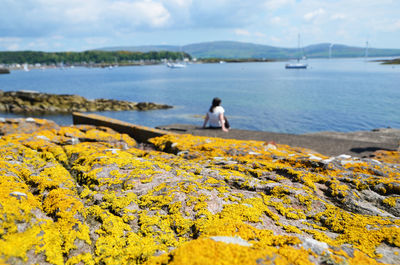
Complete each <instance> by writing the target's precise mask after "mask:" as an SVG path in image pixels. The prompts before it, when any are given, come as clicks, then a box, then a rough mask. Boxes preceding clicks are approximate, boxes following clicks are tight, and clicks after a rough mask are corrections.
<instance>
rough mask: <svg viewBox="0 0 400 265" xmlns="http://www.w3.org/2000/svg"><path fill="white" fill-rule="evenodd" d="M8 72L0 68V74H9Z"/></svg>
mask: <svg viewBox="0 0 400 265" xmlns="http://www.w3.org/2000/svg"><path fill="white" fill-rule="evenodd" d="M9 73H10V70H9V69H7V68H0V74H9Z"/></svg>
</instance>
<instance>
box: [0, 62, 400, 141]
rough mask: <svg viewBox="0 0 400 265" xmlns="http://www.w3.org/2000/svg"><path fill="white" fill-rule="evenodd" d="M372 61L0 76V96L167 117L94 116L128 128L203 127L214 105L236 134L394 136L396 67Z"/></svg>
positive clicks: (398, 98)
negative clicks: (66, 98) (15, 94)
mask: <svg viewBox="0 0 400 265" xmlns="http://www.w3.org/2000/svg"><path fill="white" fill-rule="evenodd" d="M375 59H377V58H355V59H311V60H307V63H308V66H309V67H308V69H306V70H304V69H297V70H296V69H285V64H286V63H287V62H257V63H217V64H188V65H187V67H186V68H182V69H171V68H168V67H166V66H165V65H148V66H126V67H114V68H111V69H110V68H85V67H75V68H64V69H45V70H40V69H32V70H31V71H29V72H26V71H12V72H11V74H3V75H0V90H3V91H17V90H34V91H39V92H45V93H55V94H77V95H81V96H83V97H86V98H88V99H95V98H106V99H117V100H128V101H134V102H155V103H163V104H168V105H172V106H174V108H172V109H167V110H153V111H121V112H96V113H97V114H100V115H104V116H107V117H111V118H115V119H119V120H122V121H126V122H130V123H133V124H138V125H144V126H150V127H156V126H163V125H170V124H182V123H183V124H193V125H197V126H202V123H203V119H204V115H205V113H206V112H207V110H208V108H209V107H210V105H211V101H212V99H213V98H214V97H219V98H221V99H222V106H223V107H224V109H225V113H226V116H227V117H228V119H229V122H230V124H231V127H232V128H234V129H246V130H257V131H271V132H280V133H292V134H304V133H312V132H319V131H338V132H349V131H360V130H372V129H375V128H387V127H391V128H400V65H383V64H381V63H379V62H376V61H375ZM0 117H5V118H14V117H39V118H45V119H50V120H54V121H55V122H57V123H58V124H60V125H70V124H72V116H71V115H70V114H68V115H65V114H64V115H60V114H58V115H45V116H33V115H32V114H30V113H27V114H25V115H16V114H7V113H0Z"/></svg>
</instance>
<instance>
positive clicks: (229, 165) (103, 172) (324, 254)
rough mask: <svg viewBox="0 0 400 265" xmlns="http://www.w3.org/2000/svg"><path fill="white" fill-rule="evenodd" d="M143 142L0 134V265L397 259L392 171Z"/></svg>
mask: <svg viewBox="0 0 400 265" xmlns="http://www.w3.org/2000/svg"><path fill="white" fill-rule="evenodd" d="M0 126H1V123H0ZM73 139H75V140H73ZM151 141H152V142H153V144H154V146H155V148H156V149H157V150H158V151H154V150H142V149H139V148H138V146H136V145H135V142H134V141H133V140H131V139H130V138H129V137H128V136H126V135H120V134H117V133H115V132H113V131H111V130H107V129H105V128H95V127H93V126H79V127H60V128H54V129H49V130H41V131H37V132H32V133H16V134H8V135H4V136H2V137H1V138H0V158H1V160H0V263H6V264H31V263H39V264H148V265H150V264H380V263H381V262H382V263H389V264H398V263H399V261H400V256H399V252H400V227H399V226H400V217H399V200H400V189H399V187H400V186H399V184H400V172H399V164H397V163H391V162H385V161H378V159H379V157H376V160H371V159H359V158H355V157H349V156H339V157H326V156H324V155H321V154H317V153H313V152H311V151H309V150H306V149H301V148H292V147H289V146H284V145H273V146H271V144H270V145H268V144H267V143H264V142H259V141H237V140H226V139H218V138H207V137H194V136H190V135H166V136H163V137H159V138H154V139H152V140H151Z"/></svg>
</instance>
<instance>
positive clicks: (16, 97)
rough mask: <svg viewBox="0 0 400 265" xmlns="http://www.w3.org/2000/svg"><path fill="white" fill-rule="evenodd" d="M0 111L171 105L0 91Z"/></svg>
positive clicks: (106, 109) (43, 111)
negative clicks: (0, 93) (0, 92)
mask: <svg viewBox="0 0 400 265" xmlns="http://www.w3.org/2000/svg"><path fill="white" fill-rule="evenodd" d="M2 93H3V95H2V96H1V97H0V111H2V112H12V113H35V112H37V113H72V112H75V111H79V112H87V111H125V110H143V111H145V110H153V109H166V108H172V106H169V105H165V104H155V103H152V102H140V103H134V102H128V101H123V100H112V99H111V100H110V99H95V100H88V99H86V98H84V97H82V96H79V95H55V94H46V93H39V92H37V91H28V90H22V91H11V92H2Z"/></svg>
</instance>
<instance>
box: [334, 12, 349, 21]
mask: <svg viewBox="0 0 400 265" xmlns="http://www.w3.org/2000/svg"><path fill="white" fill-rule="evenodd" d="M346 18H347V16H346V15H345V14H341V13H337V14H333V15H332V16H331V19H332V20H342V19H346Z"/></svg>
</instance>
